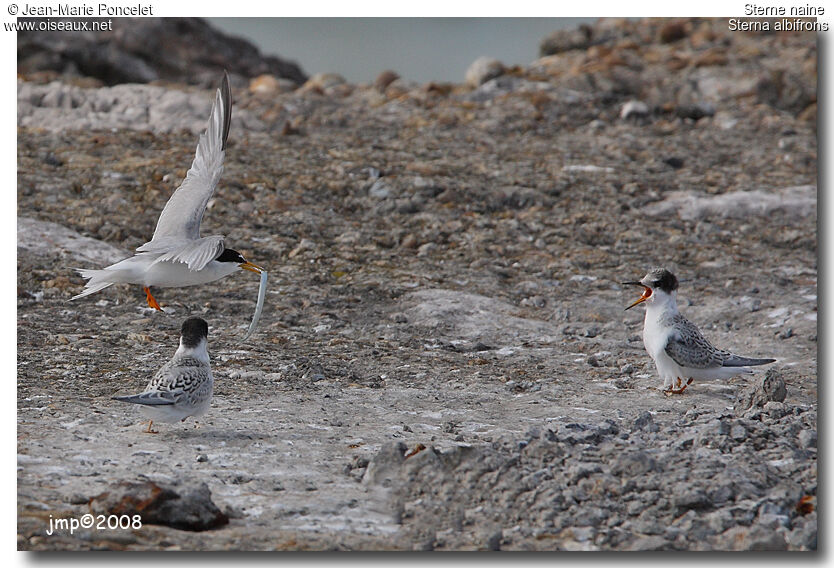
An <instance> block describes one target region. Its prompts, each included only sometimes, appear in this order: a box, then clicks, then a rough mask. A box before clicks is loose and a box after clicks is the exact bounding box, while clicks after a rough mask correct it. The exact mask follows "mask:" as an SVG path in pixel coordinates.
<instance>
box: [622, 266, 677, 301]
mask: <svg viewBox="0 0 834 568" xmlns="http://www.w3.org/2000/svg"><path fill="white" fill-rule="evenodd" d="M623 284H628V285H630V286H642V287H643V295H642V296H640V298H639V299H638V300H637V301H636V302H634V303H633V304H631V305H630V306H629V307H627V308H626V310H630V309H631V308H633V307H634V306H636V305H637V304H642V303H643V302H648V305H649V306H653V305H672V306H676V302H677V296H678V292H677V290H678V279H677V278H675V275H674V274H672V273H671V272H669V271H668V270H666V269H665V268H653V269H651V270H650V271H649V273H648V274H646V275H645V276H644V277H643V278H642V279H641V280H640V281H639V282H623Z"/></svg>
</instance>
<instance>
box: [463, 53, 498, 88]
mask: <svg viewBox="0 0 834 568" xmlns="http://www.w3.org/2000/svg"><path fill="white" fill-rule="evenodd" d="M505 72H506V69H505V67H504V65H503V64H502V63H501V62H500V61H498V60H497V59H492V58H490V57H479V58H478V59H476V60H475V61H473V62H472V64H471V65H470V66H469V68H468V69H467V70H466V77H465V81H466V84H467V85H469V86H470V87H480V86H481V85H483V84H484V83H486V82H487V81H489V80H490V79H495V78H496V77H500V76H501V75H503V74H504V73H505Z"/></svg>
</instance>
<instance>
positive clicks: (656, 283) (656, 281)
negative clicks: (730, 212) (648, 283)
mask: <svg viewBox="0 0 834 568" xmlns="http://www.w3.org/2000/svg"><path fill="white" fill-rule="evenodd" d="M658 286H660V280H655V281H654V282H652V288H657V287H658Z"/></svg>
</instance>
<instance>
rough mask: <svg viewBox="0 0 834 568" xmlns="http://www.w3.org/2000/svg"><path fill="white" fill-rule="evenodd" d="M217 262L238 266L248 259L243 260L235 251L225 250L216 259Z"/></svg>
mask: <svg viewBox="0 0 834 568" xmlns="http://www.w3.org/2000/svg"><path fill="white" fill-rule="evenodd" d="M214 260H216V261H217V262H235V263H237V264H241V263H243V262H246V259H245V258H243V255H242V254H240V253H239V252H237V251H236V250H233V249H227V248H224V249H223V252H221V253H220V256H218V257H217V258H215V259H214Z"/></svg>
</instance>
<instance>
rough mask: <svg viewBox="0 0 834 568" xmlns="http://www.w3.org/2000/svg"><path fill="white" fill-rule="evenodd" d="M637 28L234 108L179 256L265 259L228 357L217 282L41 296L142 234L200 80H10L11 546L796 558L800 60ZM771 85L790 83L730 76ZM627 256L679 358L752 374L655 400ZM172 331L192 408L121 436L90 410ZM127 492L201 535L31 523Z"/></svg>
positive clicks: (710, 29)
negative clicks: (474, 81) (220, 245)
mask: <svg viewBox="0 0 834 568" xmlns="http://www.w3.org/2000/svg"><path fill="white" fill-rule="evenodd" d="M667 24H670V22H669V21H664V20H645V21H643V20H635V21H632V20H628V21H602V22H600V23H599V24H596V25H595V26H593V27H589V28H588V29H587V30H585V29H584V28H583V30H581V31H580V32H579V33H576V34H573V35H571V36H569V37H568V36H566V37H564V38H562V39H563V41H551V42H549V45H550V47H549V48H548V49H549V50H553V52H554V53H556V54H555V55H547V56H544V57H542V58H540V59H538V60H536V61H535V62H533V63H531V64H530V65H528V66H526V67H518V68H513V69H511V70H507V71H506V73H505V74H504V75H502V76H500V77H496V78H492V79H489V80H487V81H486V82H484V83H483V84H481V85H480V86H478V87H477V88H473V87H471V86H467V85H464V84H460V85H445V86H444V85H413V84H409V83H406V82H404V81H402V80H401V79H396V80H393V81H391V82H390V83H389V84H388V85H387V86H386V87H385V88H384V89H383V88H377V87H375V86H373V85H350V84H347V83H344V82H339V81H336V80H333V79H332V78H331V79H328V78H326V77H319V78H318V79H317V81H318V82H319V83H321V85H320V86H319V87H316V86H315V85H311V86H310V87H309V88H300V89H297V90H294V91H284V90H283V89H282V90H281V92H278V93H275V94H274V95H271V96H265V95H264V94H263V93H250V92H248V91H247V90H245V89H236V90H235V105H236V106H235V110H234V114H233V119H232V130H231V135H230V138H229V145H228V149H227V153H226V163H225V171H224V173H223V178H222V180H221V183H220V186H219V188H218V190H217V193H216V195H215V199H213V200H212V201H211V202H210V204H209V209H208V211H207V213H206V215H205V219H204V222H203V234H225V235H227V244H228V246H231V247H233V248H235V249H236V250H239V251H240V252H242V253H243V254H244V255H245V256H246V258H248V259H251V260H252V261H253V262H256V263H258V264H261V265H264V266H265V267H266V268H267V270H269V272H270V283H271V284H270V290H269V293H268V294H267V299H266V306H265V309H264V314H263V318H262V319H261V325H260V327H259V330H258V331H257V332H256V333H255V334H254V335H253V336H252V337H251V338H249V339H248V340H247V341H243V340H242V338H243V336H244V334H245V332H246V327H247V325H248V323H249V317H250V316H251V313H252V310H253V308H254V303H255V298H256V293H257V285H258V282H257V281H256V280H255V279H254V278H247V277H246V274H243V273H241V274H237V275H234V276H230V277H228V278H225V279H222V280H220V281H218V282H215V283H212V284H208V285H205V286H200V287H195V288H189V289H160V290H157V291H156V292H155V296H156V298H157V300H159V301H160V302H161V303H162V304H163V306H164V307H166V311H165V312H164V313H156V312H153V311H151V310H149V309H147V307H146V305H145V303H144V294H143V292H142V290H141V288H140V287H138V286H125V285H116V286H112V287H110V288H108V289H107V290H104V291H102V292H100V293H98V294H96V295H95V296H92V297H89V298H84V299H82V300H79V301H76V302H69V298H70V297H71V296H73V295H74V294H77V293H78V292H79V291H80V290H81V288H82V285H83V281H82V280H81V279H80V278H79V277H78V276H77V275H76V274H75V272H74V271H73V270H72V269H73V268H74V267H97V266H100V265H102V264H104V263H105V262H108V261H109V260H107V259H110V258H112V257H114V256H116V257H118V256H120V255H124V256H126V255H128V254H130V252H131V251H132V250H133V249H135V248H136V247H137V246H139V245H141V244H142V243H143V242H145V240H146V239H147V237H148V236H149V235H151V234H152V233H153V229H154V226H155V223H156V219H157V217H158V214H159V211H160V210H161V208H162V207H163V205H164V203H165V201H166V199H167V198H168V196H169V195H170V194H171V192H172V191H173V190H174V189H175V188H176V187H177V185H178V184H179V182H180V180H181V179H182V177H183V176H184V175H185V172H186V171H187V168H188V166H189V164H190V162H191V159H192V157H193V151H194V147H195V142H196V140H195V132H196V131H197V130H199V129H200V128H202V127H203V124H204V121H205V116H204V113H203V112H202V111H207V109H208V105H209V103H210V101H211V97H212V93H211V92H208V91H198V90H195V89H194V88H191V87H184V86H182V85H180V86H173V85H172V86H170V87H161V86H136V85H119V86H116V87H102V88H87V89H77V90H72V89H70V88H69V87H68V86H67V85H65V84H63V83H57V82H53V83H47V84H44V85H35V84H34V83H32V84H30V83H27V82H25V81H23V82H21V83H19V88H18V125H19V129H18V186H17V190H18V194H17V199H18V216H19V223H18V257H17V261H18V272H17V283H18V297H17V309H18V311H17V314H18V327H17V349H18V376H17V381H18V382H17V395H18V398H17V421H18V448H17V449H18V472H17V473H18V547H19V548H20V549H26V550H89V549H128V550H182V549H186V550H229V549H235V550H236V549H245V550H276V549H277V550H285V549H291V550H301V549H315V550H333V549H337V550H348V549H350V550H356V549H362V550H368V549H383V550H388V549H396V550H415V549H416V550H427V549H437V550H470V549H485V550H486V549H489V550H496V549H500V550H669V549H673V550H784V549H788V550H812V549H816V546H817V512H816V496H817V320H816V313H817V238H816V207H815V196H816V191H815V189H814V184H815V183H816V179H817V147H816V130H815V120H816V103H815V101H814V100H810V99H809V98H808V96H807V93H808V92H812V93H815V92H816V66H815V63H816V43H815V39H814V36H813V35H810V34H808V35H806V34H731V33H728V32H727V31H726V22H723V21H720V20H684V21H682V23H681V24H677V23H676V24H675V25H674V26H671V24H670V26H669V27H664V26H666V25H667ZM778 69H784V70H786V71H790V76H789V79H790V80H791V81H794V85H795V88H794V89H793V90H792V91H791V92H787V91H785V90H782V91H780V90H779V89H778V88H766V87H767V85H766V84H762V87H761V89H759V90H757V89H756V88H755V86H756V85H758V84H760V82H761V81H763V80H764V78H765V77H767V78H769V79H768V80H770V81H771V82H773V81H776V82H778V81H779V80H781V79H778V77H776V75H774V71H775V70H778ZM774 77H776V78H774ZM325 79H327V80H325ZM461 80H463V77H462V78H461ZM745 85H747V86H746V87H745ZM778 86H779V85H778V84H776V87H778ZM35 87H38V89H41V90H38V89H36V88H35ZM73 89H76V87H73ZM114 89H121V91H119V93H122V94H123V95H124V97H125V99H124V100H128V99H127V97H134V99H135V104H133V103H131V104H130V105H128V104H124V103H122V102H118V101H113V103H112V104H111V105H110V106H109V107H103V106H101V105H100V104H99V103H100V102H101V101H107V100H112V97H113V93H114ZM745 89H746V90H745ZM809 89H810V90H809ZM51 93H54V95H52V94H51ZM60 93H64V94H63V97H64V98H63V99H62V100H63V103H61V102H60V101H59V99H61V96H60ZM166 93H168V94H167V95H166ZM121 96H122V95H121V94H120V98H119V100H120V101H121V100H122V98H121ZM134 99H130V100H134ZM44 100H45V101H46V102H44ZM631 100H639V101H643V102H644V103H645V104H646V105H647V106H648V108H649V112H648V113H646V114H644V115H641V116H639V117H638V116H635V117H633V119H632V117H629V119H628V120H621V119H620V113H621V110H622V108H623V105H624V104H626V103H627V102H628V101H631ZM67 101H69V102H67ZM166 101H168V102H171V101H174V102H171V105H170V106H164V108H163V103H164V104H168V103H167V102H166ZM59 103H60V104H59ZM174 103H176V104H174ZM701 103H703V104H704V105H705V104H706V103H709V104H710V105H712V107H711V108H712V109H714V111H715V112H714V114H709V113H706V112H704V113H703V116H699V117H696V116H695V115H693V114H692V113H691V112H687V113H676V112H675V109H676V108H683V107H684V105H695V104H701ZM701 108H702V110H703V109H707V110H708V109H709V107H707V106H703V105H702V107H701ZM131 109H132V110H131ZM137 109H138V110H137ZM195 129H196V130H195ZM780 140H787V141H786V142H785V143H779V141H780ZM670 157H675V158H677V159H678V160H679V161H676V162H675V164H676V165H671V164H670V163H669V158H670ZM680 192H684V193H683V194H682V193H680ZM754 192H759V193H755V195H759V196H768V199H762V200H761V202H760V203H758V204H757V203H753V202H754V201H758V199H754V200H752V201H750V200H748V201H745V202H741V201H739V200H738V198H739V196H745V195H747V197H752V196H751V195H750V193H754ZM686 194H689V195H690V197H692V196H697V200H696V201H692V200H689V201H687V200H684V201H674V200H675V199H678V197H679V196H681V195H686ZM779 196H781V197H790V198H791V201H786V203H787V205H785V203H783V204H782V206H779V205H778V199H779V198H780V197H779ZM771 198H772V200H773V201H770V200H769V199H771ZM687 199H688V198H687ZM692 203H695V204H696V206H697V207H696V209H692V205H691V204H692ZM716 203H719V204H724V205H725V206H726V205H727V204H735V205H738V206H739V207H741V206H742V205H743V206H744V207H745V209H744V211H745V214H744V215H743V216H733V215H723V214H715V209H714V207H715V204H716ZM745 203H746V205H745ZM670 204H674V207H672V206H671V205H670ZM688 204H689V205H688ZM658 207H666V209H663V213H662V214H654V215H650V214H649V212H652V211H656V210H657V208H658ZM687 211H697V214H694V213H693V214H689V213H687ZM79 246H80V248H76V247H79ZM654 265H663V266H666V267H668V268H669V269H670V270H672V271H673V272H675V274H676V275H677V276H678V277H679V278H680V279H681V287H680V290H679V304H680V307H681V310H682V312H683V313H684V314H685V315H686V316H687V317H688V318H689V319H691V320H692V321H693V322H695V323H696V324H697V325H698V326H699V327H700V328H701V330H702V331H703V332H704V334H705V335H706V336H707V337H708V338H709V339H710V340H711V341H713V342H714V343H715V344H717V345H719V346H721V347H723V348H727V349H729V350H732V351H736V352H742V353H744V354H747V355H750V356H756V357H773V358H776V359H777V362H776V363H774V364H773V365H771V366H770V367H769V368H768V370H767V371H764V370H760V371H758V372H757V373H756V374H754V375H750V376H745V377H738V378H734V379H731V380H729V381H725V382H697V381H696V382H695V383H693V384H692V385H690V386H689V388H688V389H687V390H686V392H685V394H683V395H680V396H665V395H664V394H663V393H662V391H661V388H662V385H661V383H660V381H659V380H658V378H657V376H656V372H655V369H654V367H653V365H652V364H651V361H650V359H649V358H648V356H647V354H646V353H645V351H644V349H643V345H642V341H641V339H640V333H641V327H642V317H641V314H640V313H639V308H638V309H635V310H631V311H628V312H624V311H623V308H624V307H625V306H627V305H628V304H629V303H631V302H632V301H633V300H634V299H635V298H634V297H633V291H632V290H626V289H625V287H623V286H621V285H620V284H619V283H620V282H623V281H626V280H633V279H635V278H637V277H640V276H641V275H642V274H644V273H645V272H646V270H647V269H648V268H649V267H651V266H654ZM754 289H755V292H753V290H754ZM751 295H752V296H755V300H757V303H756V309H755V310H754V309H752V306H753V303H752V299H751ZM191 315H194V316H200V317H202V318H204V319H206V320H207V321H208V322H209V325H210V331H209V351H210V353H211V356H212V365H213V369H214V374H215V379H216V381H215V398H214V400H213V403H212V408H211V410H210V411H209V413H208V414H207V415H205V416H204V417H202V418H201V419H200V421H198V422H197V423H196V426H195V424H194V423H193V422H190V421H189V422H187V423H183V424H171V425H168V424H166V425H160V426H159V429H160V433H159V434H156V435H151V434H145V433H143V432H142V429H143V427H144V425H143V424H141V423H140V422H141V417H140V416H139V415H138V414H137V413H136V412H135V409H130V408H125V407H123V406H119V405H117V404H116V403H114V402H113V401H112V400H110V397H111V396H113V395H114V394H115V393H117V392H128V391H134V390H137V389H141V388H143V387H144V385H145V384H146V382H147V380H148V378H149V377H150V376H151V375H152V374H153V373H154V372H155V371H156V370H157V369H158V368H159V366H160V364H161V362H162V361H164V360H165V359H167V358H169V357H170V356H171V355H172V354H173V351H174V349H175V348H176V343H177V338H178V332H179V327H180V325H181V323H182V321H183V320H184V319H185V318H187V317H189V316H191ZM787 330H790V333H787ZM137 481H142V482H148V483H153V484H156V485H157V486H159V487H163V486H178V487H191V488H194V487H203V486H204V487H205V488H207V491H208V492H209V493H210V499H211V502H213V503H214V504H215V505H216V507H217V509H218V510H219V511H220V512H222V514H223V515H225V516H227V517H228V519H229V520H228V524H226V525H224V526H222V527H219V528H215V529H211V530H207V531H200V532H194V531H184V530H178V529H173V528H170V527H166V526H158V525H152V524H149V525H147V526H143V528H142V529H141V530H137V531H131V532H130V533H129V534H127V533H124V534H121V533H119V534H116V533H112V534H109V533H106V532H104V531H95V530H89V531H82V532H76V533H74V534H69V533H68V532H62V533H60V534H55V535H52V536H48V535H46V533H45V531H46V529H47V527H48V519H49V516H50V515H52V516H53V518H59V517H61V518H70V517H76V518H78V517H80V516H81V515H83V514H84V513H86V512H88V511H89V505H88V504H87V501H86V500H89V499H90V498H91V497H94V496H96V495H100V494H102V493H105V492H108V491H112V490H113V488H114V487H119V486H120V484H122V483H123V482H129V483H135V482H137ZM203 484H204V485H203ZM85 499H86V500H85Z"/></svg>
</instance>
